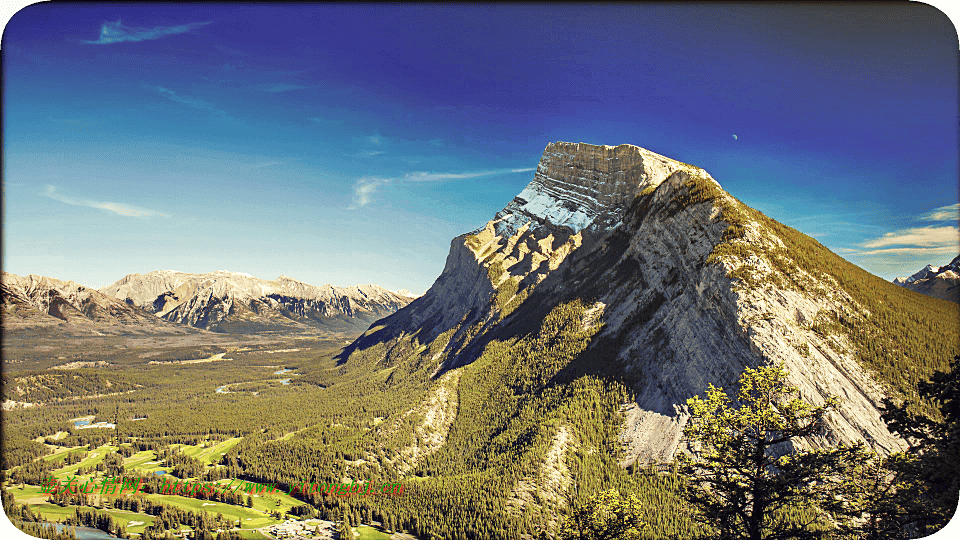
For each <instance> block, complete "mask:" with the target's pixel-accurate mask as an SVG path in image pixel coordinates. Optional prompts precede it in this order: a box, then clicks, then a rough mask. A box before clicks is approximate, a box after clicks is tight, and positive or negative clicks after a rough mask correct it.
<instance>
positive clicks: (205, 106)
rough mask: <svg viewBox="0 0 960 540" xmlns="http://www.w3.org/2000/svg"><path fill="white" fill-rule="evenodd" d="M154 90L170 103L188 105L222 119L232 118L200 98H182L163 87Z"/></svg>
mask: <svg viewBox="0 0 960 540" xmlns="http://www.w3.org/2000/svg"><path fill="white" fill-rule="evenodd" d="M154 90H156V92H157V93H158V94H160V95H161V96H163V97H165V98H167V99H169V100H170V101H174V102H177V103H182V104H184V105H186V106H188V107H193V108H194V109H197V110H201V111H205V112H208V113H210V114H212V115H214V116H221V117H224V118H226V117H229V116H230V115H229V114H227V113H226V112H225V111H222V110H220V109H218V108H216V107H214V106H213V105H211V104H210V103H207V102H206V101H204V100H202V99H200V98H196V97H191V96H182V95H180V94H178V93H176V92H174V91H173V90H170V89H168V88H164V87H162V86H156V87H154Z"/></svg>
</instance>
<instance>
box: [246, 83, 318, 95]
mask: <svg viewBox="0 0 960 540" xmlns="http://www.w3.org/2000/svg"><path fill="white" fill-rule="evenodd" d="M304 88H310V87H309V86H302V85H299V84H289V83H275V84H261V85H260V86H258V87H257V89H259V90H260V91H261V92H270V93H271V94H279V93H281V92H290V91H292V90H303V89H304Z"/></svg>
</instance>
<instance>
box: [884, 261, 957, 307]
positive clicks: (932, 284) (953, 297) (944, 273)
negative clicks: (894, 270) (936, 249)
mask: <svg viewBox="0 0 960 540" xmlns="http://www.w3.org/2000/svg"><path fill="white" fill-rule="evenodd" d="M893 282H894V283H896V284H897V285H900V286H901V287H906V288H907V289H910V290H911V291H916V292H918V293H922V294H925V295H927V296H932V297H934V298H939V299H941V300H949V301H951V302H958V303H960V255H957V256H956V257H954V259H953V260H952V261H950V262H949V263H948V264H946V265H944V266H933V265H931V264H928V265H926V266H925V267H923V269H921V270H920V271H919V272H917V273H916V274H914V275H912V276H910V277H908V278H902V277H898V278H897V279H895V280H893Z"/></svg>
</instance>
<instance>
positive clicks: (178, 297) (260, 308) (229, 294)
mask: <svg viewBox="0 0 960 540" xmlns="http://www.w3.org/2000/svg"><path fill="white" fill-rule="evenodd" d="M100 291H101V292H102V293H104V294H106V295H108V296H111V297H113V298H117V299H119V300H122V301H124V302H126V303H128V304H130V305H134V306H138V307H143V308H144V309H147V310H149V311H151V312H153V313H154V314H156V315H157V316H158V317H161V318H163V319H166V320H169V321H173V322H177V323H180V324H185V325H188V326H193V327H196V328H203V329H209V330H215V331H219V332H239V333H246V332H262V331H274V332H285V333H289V332H294V333H300V332H308V333H309V332H316V331H317V330H336V331H345V330H349V331H358V330H363V329H364V328H366V327H367V326H368V325H369V324H370V323H371V322H373V321H375V320H377V319H379V318H381V317H384V316H386V315H389V314H391V313H393V312H395V311H396V310H397V309H399V308H401V307H403V306H405V305H407V304H408V303H409V302H410V301H411V300H413V298H411V297H406V296H401V295H399V294H397V293H394V292H392V291H388V290H386V289H384V288H382V287H379V286H377V285H357V286H354V287H333V286H331V285H321V286H315V285H310V284H307V283H303V282H301V281H298V280H296V279H293V278H290V277H287V276H280V277H279V278H277V279H276V280H274V281H266V280H262V279H258V278H255V277H253V276H251V275H249V274H242V273H236V272H226V271H222V270H221V271H217V272H210V273H207V274H189V273H185V272H177V271H173V270H159V271H154V272H149V273H147V274H131V275H128V276H125V277H124V278H123V279H121V280H119V281H117V282H116V283H114V284H112V285H108V286H107V287H104V288H102V289H100Z"/></svg>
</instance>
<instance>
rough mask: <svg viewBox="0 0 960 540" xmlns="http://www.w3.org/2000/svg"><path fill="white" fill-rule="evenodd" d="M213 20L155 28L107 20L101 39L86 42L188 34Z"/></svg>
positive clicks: (102, 29) (115, 41)
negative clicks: (138, 26)
mask: <svg viewBox="0 0 960 540" xmlns="http://www.w3.org/2000/svg"><path fill="white" fill-rule="evenodd" d="M211 22H213V21H208V22H196V23H187V24H178V25H176V26H155V27H153V28H137V27H133V26H126V25H124V24H123V23H121V22H120V21H116V22H105V23H103V25H102V26H101V27H100V39H98V40H96V41H84V43H90V44H94V45H109V44H112V43H123V42H128V41H148V40H151V39H160V38H162V37H164V36H170V35H174V34H186V33H187V32H190V31H192V30H194V29H196V28H200V27H203V26H206V25H208V24H210V23H211Z"/></svg>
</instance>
